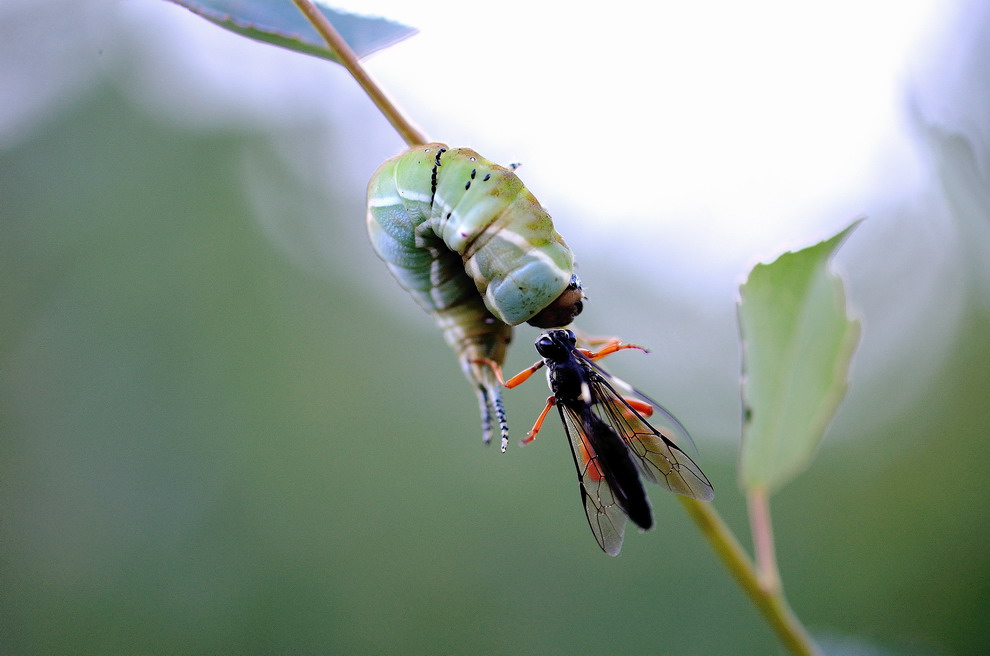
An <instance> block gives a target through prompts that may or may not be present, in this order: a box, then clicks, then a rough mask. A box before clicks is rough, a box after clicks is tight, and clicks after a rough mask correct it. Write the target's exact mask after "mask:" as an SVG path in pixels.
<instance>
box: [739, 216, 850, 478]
mask: <svg viewBox="0 0 990 656" xmlns="http://www.w3.org/2000/svg"><path fill="white" fill-rule="evenodd" d="M858 224H859V221H856V222H854V223H853V224H851V225H850V226H849V227H847V228H846V229H845V230H843V231H842V232H840V233H838V234H837V235H835V236H834V237H832V238H831V239H828V240H826V241H823V242H821V243H819V244H816V245H814V246H811V247H809V248H805V249H803V250H800V251H797V252H796V253H792V252H788V253H784V254H783V255H781V256H780V257H779V258H777V260H776V261H775V262H773V263H772V264H758V265H756V266H755V267H753V270H752V271H751V272H750V274H749V279H748V280H747V281H746V282H745V283H744V284H743V285H742V287H740V296H741V300H740V303H739V324H740V330H741V332H742V343H743V383H742V395H743V408H744V419H743V447H742V458H741V461H740V472H739V473H740V481H741V484H742V486H743V488H744V489H746V490H752V489H754V488H764V489H766V490H767V491H773V490H776V489H779V488H780V487H781V486H782V485H783V484H784V483H786V482H787V481H789V480H790V479H791V478H793V477H794V476H796V475H797V474H798V473H800V472H801V471H802V470H804V469H805V468H806V467H807V466H808V463H809V462H810V461H811V458H812V455H813V453H814V451H815V448H816V447H817V446H818V443H819V442H820V441H821V439H822V436H823V435H824V433H825V429H826V427H827V426H828V424H829V422H830V421H831V420H832V417H833V416H834V415H835V411H836V410H837V409H838V407H839V403H840V402H841V401H842V397H843V396H845V393H846V387H847V385H848V380H847V377H848V374H849V364H850V361H851V360H852V355H853V352H854V351H855V350H856V345H857V343H858V342H859V334H860V326H859V323H858V322H857V321H854V320H852V319H850V318H849V317H848V315H847V313H846V300H845V293H844V291H843V286H842V281H841V280H840V279H839V278H838V277H837V276H835V275H833V274H831V273H829V271H828V263H829V260H830V259H831V257H832V255H833V254H834V253H835V250H836V249H837V248H838V247H839V245H840V244H841V243H842V241H843V240H844V239H845V238H846V237H847V236H849V233H850V232H851V231H852V230H853V229H854V228H855V227H856V226H857V225H858Z"/></svg>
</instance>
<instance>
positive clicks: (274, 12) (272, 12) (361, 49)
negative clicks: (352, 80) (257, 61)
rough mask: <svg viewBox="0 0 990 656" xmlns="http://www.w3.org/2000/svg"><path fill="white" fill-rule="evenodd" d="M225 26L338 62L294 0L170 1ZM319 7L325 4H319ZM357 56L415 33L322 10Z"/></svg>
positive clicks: (379, 21) (387, 23)
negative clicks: (292, 0)
mask: <svg viewBox="0 0 990 656" xmlns="http://www.w3.org/2000/svg"><path fill="white" fill-rule="evenodd" d="M170 1H171V2H174V3H175V4H177V5H180V6H182V7H185V8H186V9H188V10H189V11H191V12H193V13H195V14H198V15H200V16H202V17H203V18H205V19H206V20H208V21H210V22H212V23H216V24H217V25H219V26H220V27H223V28H226V29H228V30H230V31H231V32H236V33H237V34H240V35H242V36H246V37H249V38H251V39H255V40H257V41H264V42H266V43H271V44H274V45H277V46H281V47H283V48H288V49H289V50H296V51H298V52H303V53H306V54H308V55H315V56H317V57H322V58H324V59H329V60H331V61H336V62H339V60H338V59H337V56H336V55H335V54H334V53H333V52H332V51H331V50H330V49H329V48H327V44H326V42H325V41H324V40H323V37H321V36H320V35H319V34H318V33H317V32H316V30H315V29H314V28H313V26H312V25H310V23H309V21H307V20H306V18H305V17H304V16H303V15H302V13H301V12H300V11H299V9H298V8H297V7H296V5H295V4H293V3H292V2H291V0H170ZM316 4H321V3H320V2H319V1H318V0H317V1H316ZM320 11H321V12H322V13H323V15H324V16H326V17H327V19H329V20H330V22H331V23H333V26H334V27H335V28H337V31H338V32H340V34H341V36H343V37H344V40H345V41H347V44H348V45H349V46H350V47H351V49H352V50H353V51H354V52H355V53H357V56H358V57H364V56H366V55H370V54H371V53H373V52H375V51H377V50H381V49H382V48H387V47H388V46H390V45H392V44H393V43H397V42H399V41H401V40H403V39H405V38H406V37H409V36H412V35H413V34H415V33H416V30H414V29H413V28H411V27H407V26H405V25H400V24H399V23H395V22H392V21H390V20H386V19H384V18H375V17H369V16H357V15H354V14H348V13H345V12H342V11H340V10H337V9H331V8H330V7H326V6H322V5H321V7H320Z"/></svg>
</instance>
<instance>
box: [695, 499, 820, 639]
mask: <svg viewBox="0 0 990 656" xmlns="http://www.w3.org/2000/svg"><path fill="white" fill-rule="evenodd" d="M677 498H678V499H680V501H681V504H682V505H683V506H684V508H685V509H686V510H687V512H688V514H689V515H690V516H691V519H693V520H694V522H695V524H697V525H698V528H699V529H700V530H701V532H702V534H703V535H704V536H705V537H706V538H707V539H708V541H709V542H710V543H711V545H712V548H713V549H714V550H715V553H716V554H717V555H718V557H719V558H721V559H722V562H723V563H725V566H726V568H727V569H728V570H729V572H731V573H732V575H733V576H734V577H735V579H736V581H737V582H738V583H739V585H740V586H741V587H742V589H743V591H744V592H745V593H746V594H747V595H749V598H750V599H751V600H752V601H753V603H754V604H755V605H756V607H757V608H758V609H759V610H760V612H761V613H763V616H764V617H766V618H767V621H768V622H769V623H770V626H771V627H773V630H774V631H776V633H777V636H778V637H779V638H780V640H781V642H783V643H784V645H785V646H786V647H787V648H788V649H789V650H790V651H791V653H793V654H800V655H801V656H816V655H818V654H820V652H819V650H818V647H817V646H816V645H815V643H814V642H813V641H812V639H811V636H810V635H808V632H807V631H806V630H805V628H804V626H802V624H801V621H800V620H799V619H798V618H797V616H796V615H795V614H794V611H793V610H791V607H790V606H789V605H788V603H787V600H786V599H785V598H784V593H783V590H782V589H781V587H780V586H779V585H778V586H776V588H775V589H769V588H766V587H764V586H763V585H762V583H761V581H760V579H759V577H758V576H757V573H756V568H755V567H754V565H753V561H752V560H750V558H749V556H748V555H747V554H746V551H745V550H744V549H743V548H742V546H741V545H740V544H739V541H738V540H737V539H736V537H735V535H733V533H732V531H731V530H730V529H729V527H728V526H726V524H725V522H724V521H723V520H722V518H721V516H719V514H718V512H717V511H716V510H715V508H714V507H713V506H712V505H711V504H709V503H702V502H700V501H697V500H695V499H689V498H688V497H683V496H678V497H677Z"/></svg>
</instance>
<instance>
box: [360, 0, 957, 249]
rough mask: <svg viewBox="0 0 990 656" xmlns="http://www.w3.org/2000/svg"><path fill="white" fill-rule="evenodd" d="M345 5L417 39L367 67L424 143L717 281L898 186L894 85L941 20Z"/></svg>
mask: <svg viewBox="0 0 990 656" xmlns="http://www.w3.org/2000/svg"><path fill="white" fill-rule="evenodd" d="M345 4H347V3H345ZM350 4H351V5H352V6H353V7H354V8H355V9H358V10H361V11H365V12H375V13H378V12H380V13H381V14H382V15H386V16H389V17H393V18H395V19H397V20H400V21H404V22H407V23H408V24H411V25H414V26H416V27H418V28H419V29H420V34H418V35H417V36H415V37H413V38H411V39H409V40H408V41H406V42H405V43H402V44H399V45H397V46H394V47H393V48H392V49H390V50H386V51H383V52H381V53H379V54H377V55H375V56H373V57H372V58H370V59H369V61H368V66H369V68H370V69H371V70H372V71H373V73H374V74H375V75H376V76H377V77H378V78H379V79H381V80H382V82H383V83H385V85H386V87H387V88H388V89H389V90H390V91H391V92H392V93H393V95H394V96H395V97H396V98H398V99H399V100H400V102H401V104H402V105H403V106H405V107H406V108H407V109H408V110H409V111H410V113H411V114H412V115H413V116H414V117H426V118H425V119H421V120H428V121H429V123H428V124H424V125H423V127H424V128H425V129H426V130H427V132H428V133H429V134H430V135H431V136H433V137H434V138H438V139H442V140H445V141H449V142H451V143H467V144H471V145H472V146H474V147H475V148H476V149H477V150H479V151H480V152H482V153H483V154H485V155H486V156H487V157H489V158H491V159H495V160H497V161H503V162H505V161H521V162H523V164H524V168H523V169H522V170H521V171H520V173H521V175H523V177H524V179H525V180H526V181H527V184H528V185H529V186H530V188H533V189H537V190H539V191H538V192H537V195H538V196H539V197H540V198H541V200H543V201H544V203H545V204H547V205H548V206H550V207H552V208H553V210H552V212H553V213H554V215H555V216H563V215H564V214H568V215H569V214H572V213H573V215H574V220H591V221H594V222H595V224H596V225H599V226H602V225H610V226H615V227H616V228H617V229H621V230H623V231H624V230H626V229H627V228H628V227H629V226H630V225H633V224H638V225H640V226H643V228H644V229H645V230H646V231H647V234H655V235H663V234H669V233H670V232H671V231H675V232H676V233H677V240H678V241H679V242H680V245H681V246H682V247H683V249H684V250H685V251H690V252H691V253H692V257H702V258H704V259H705V260H708V261H710V262H711V263H712V264H713V265H716V263H718V262H720V261H725V262H726V263H727V264H728V265H729V266H731V267H733V268H735V267H737V266H738V264H739V263H738V259H739V257H740V255H741V254H747V255H746V257H747V258H748V257H751V255H752V254H753V253H754V252H766V253H768V254H772V253H775V252H777V251H778V250H779V248H780V246H781V244H782V242H785V243H787V245H795V246H797V245H801V244H802V243H804V242H806V241H807V239H808V235H809V231H808V226H821V227H820V228H819V227H815V228H814V229H813V230H812V231H811V234H812V235H813V236H814V237H821V236H825V233H826V232H829V231H832V230H834V229H837V228H839V227H841V225H844V224H845V223H846V222H847V221H848V220H849V219H851V218H852V217H854V216H856V215H859V214H862V213H866V212H869V211H870V209H871V207H870V200H871V198H872V197H876V196H877V195H880V196H883V195H884V194H886V193H888V192H889V190H890V188H891V186H892V185H894V186H896V188H897V189H898V190H900V191H903V190H904V189H906V188H911V187H912V186H913V185H915V184H917V178H918V175H919V171H918V166H917V161H916V157H917V155H916V154H915V150H914V148H913V146H912V144H911V141H910V139H909V136H908V134H907V129H906V128H905V118H904V106H905V101H906V100H907V94H908V92H909V90H908V88H907V86H908V84H909V83H910V81H911V78H912V76H913V75H914V74H915V67H916V65H917V64H918V63H919V62H922V61H924V60H925V57H926V56H927V55H928V46H929V43H930V40H931V39H932V38H933V37H938V36H940V30H942V29H944V28H945V27H946V17H947V16H950V15H951V10H953V9H957V7H956V5H954V4H953V3H948V2H938V1H936V0H915V1H907V2H903V1H902V2H862V1H854V0H837V1H830V2H827V3H818V4H817V5H809V4H808V3H794V2H787V1H774V0H755V1H753V2H746V3H737V2H719V1H707V2H690V3H685V2H660V3H654V4H651V5H644V4H643V3H641V2H625V1H617V2H610V3H607V4H606V5H600V6H599V7H600V8H596V9H594V10H583V9H575V8H571V9H569V10H567V11H565V12H562V11H561V10H560V9H559V7H560V5H558V4H556V3H534V2H501V3H499V4H498V5H497V7H498V9H497V10H494V9H493V10H486V11H484V12H483V13H482V12H479V13H478V14H477V15H471V16H470V17H468V18H469V20H465V12H466V11H468V10H466V9H465V5H463V4H462V3H457V2H432V3H409V2H405V1H400V0H394V1H390V0H376V1H374V2H352V3H350ZM644 6H648V7H650V9H649V10H648V11H647V12H646V13H644V11H643V7H644ZM947 11H948V12H949V13H948V14H947V13H946V12H947ZM572 208H575V209H578V208H579V209H580V211H574V212H570V211H569V210H571V209H572ZM570 220H571V219H570V218H569V219H568V221H570ZM822 224H824V225H822ZM791 240H793V243H790V242H791Z"/></svg>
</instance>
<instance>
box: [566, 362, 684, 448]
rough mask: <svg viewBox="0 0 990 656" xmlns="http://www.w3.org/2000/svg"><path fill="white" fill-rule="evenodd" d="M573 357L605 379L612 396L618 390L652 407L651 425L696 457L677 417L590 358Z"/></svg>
mask: <svg viewBox="0 0 990 656" xmlns="http://www.w3.org/2000/svg"><path fill="white" fill-rule="evenodd" d="M575 355H576V356H577V357H579V358H581V360H582V361H583V362H585V363H587V364H589V365H591V368H592V369H593V370H594V372H595V373H597V374H598V375H599V376H601V377H602V378H604V379H605V382H606V384H608V386H609V387H610V388H611V389H612V392H613V394H614V393H615V392H616V390H618V392H619V394H621V395H624V396H634V397H636V398H638V399H640V400H641V401H644V402H646V403H648V404H650V405H651V406H653V416H652V417H650V421H652V422H653V424H654V425H656V426H657V427H658V428H659V429H660V431H661V432H662V433H663V434H664V435H665V436H666V437H667V439H668V440H669V441H671V442H673V443H674V444H675V445H676V446H677V447H678V448H679V449H681V450H682V451H686V452H688V453H692V454H694V455H695V456H697V455H698V447H696V446H695V444H694V440H692V439H691V435H690V434H689V433H688V430H687V428H685V427H684V424H682V423H681V422H680V420H678V419H677V417H675V416H674V415H673V414H672V413H671V412H670V411H669V410H667V408H665V407H663V406H662V405H660V404H659V403H657V402H656V401H654V400H653V399H651V398H650V397H648V396H647V395H646V394H643V393H642V392H640V391H639V390H638V389H636V388H635V387H633V386H632V385H630V384H629V383H627V382H626V381H624V380H622V379H621V378H618V377H616V376H613V375H612V374H610V373H609V372H607V371H605V369H603V368H602V367H601V365H599V364H598V363H597V362H595V361H594V360H592V359H591V358H586V357H585V356H584V354H582V353H581V352H580V351H576V352H575ZM616 396H618V395H616Z"/></svg>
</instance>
